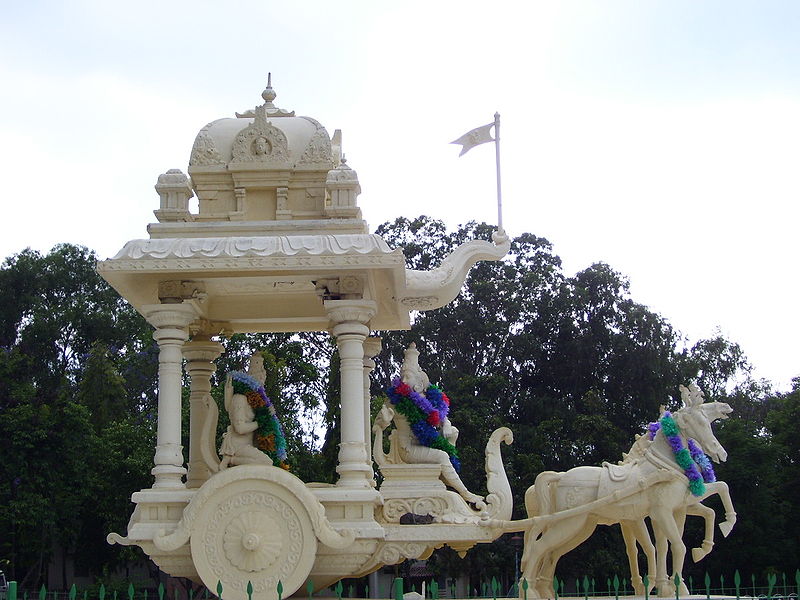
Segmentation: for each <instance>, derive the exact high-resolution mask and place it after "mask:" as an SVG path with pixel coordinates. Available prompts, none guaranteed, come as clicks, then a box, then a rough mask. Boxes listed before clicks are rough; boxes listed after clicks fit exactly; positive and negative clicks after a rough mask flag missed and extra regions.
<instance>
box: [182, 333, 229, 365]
mask: <svg viewBox="0 0 800 600" xmlns="http://www.w3.org/2000/svg"><path fill="white" fill-rule="evenodd" d="M224 350H225V347H224V346H223V345H222V344H220V343H219V342H215V341H213V340H210V339H203V338H202V337H200V336H195V337H194V338H192V340H191V341H189V342H186V343H185V344H184V345H183V356H184V357H185V358H186V360H187V361H189V362H190V363H191V362H208V363H210V362H212V361H215V360H216V359H217V358H219V356H220V355H221V354H222V352H223V351H224ZM214 370H216V368H215V369H214Z"/></svg>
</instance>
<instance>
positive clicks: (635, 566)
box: [620, 383, 736, 596]
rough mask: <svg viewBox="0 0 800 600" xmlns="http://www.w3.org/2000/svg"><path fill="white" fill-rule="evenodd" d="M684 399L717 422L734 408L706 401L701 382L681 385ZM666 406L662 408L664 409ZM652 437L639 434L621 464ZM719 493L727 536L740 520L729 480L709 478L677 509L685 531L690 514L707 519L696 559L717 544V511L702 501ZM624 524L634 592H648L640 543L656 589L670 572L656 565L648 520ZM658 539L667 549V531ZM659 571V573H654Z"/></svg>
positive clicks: (642, 449) (662, 550)
mask: <svg viewBox="0 0 800 600" xmlns="http://www.w3.org/2000/svg"><path fill="white" fill-rule="evenodd" d="M680 392H681V400H682V402H683V404H684V405H689V404H691V405H696V406H700V408H701V410H702V411H703V412H704V413H705V414H706V417H707V418H708V420H709V422H711V423H713V422H714V421H716V420H722V419H727V418H728V415H729V414H730V412H731V411H732V409H731V407H730V406H729V405H728V404H725V403H723V402H708V403H706V402H704V397H703V392H702V391H701V390H700V388H699V387H698V386H697V384H694V383H692V384H690V385H689V387H684V386H680ZM664 410H665V409H664V408H663V407H662V409H661V412H662V413H663V412H664ZM651 428H652V429H651V432H652V433H655V430H656V429H657V427H655V424H651ZM652 439H654V436H653V438H650V437H649V436H647V435H641V436H637V438H636V441H635V442H634V444H633V446H632V447H631V449H630V451H629V452H628V453H625V454H623V460H622V461H621V462H620V464H625V463H631V462H636V461H637V460H640V459H642V458H644V457H645V452H646V449H647V447H648V446H649V445H650V444H651V443H652ZM713 495H718V496H719V497H720V500H721V501H722V505H723V508H724V509H725V520H724V521H723V522H721V523H720V524H719V528H720V531H721V532H722V535H723V536H724V537H728V535H729V534H730V532H731V530H732V529H733V526H734V524H735V523H736V511H735V510H734V508H733V502H732V500H731V496H730V491H729V489H728V484H727V483H725V482H724V481H718V480H716V479H715V478H714V481H707V482H706V483H705V493H703V494H702V495H701V496H694V495H693V496H692V497H690V498H689V500H690V501H692V500H693V502H690V503H688V504H686V506H684V510H683V511H680V510H678V511H677V512H676V513H675V519H676V522H677V524H678V527H679V529H680V531H681V535H683V527H684V524H685V520H686V517H687V516H697V517H703V519H704V522H705V529H704V536H703V541H702V543H701V545H700V546H698V547H696V548H692V560H694V562H699V561H700V560H702V559H703V558H705V557H706V556H707V555H708V554H709V553H710V552H711V549H712V548H713V547H714V521H715V518H716V513H715V512H714V510H713V509H712V508H709V507H707V506H705V505H704V504H703V503H702V502H703V500H705V499H706V498H708V497H710V496H713ZM620 528H621V530H622V537H623V539H624V541H625V550H626V553H627V556H628V563H629V566H630V572H631V585H632V586H633V590H634V593H635V594H636V595H639V596H644V595H645V589H644V587H645V586H644V583H643V580H642V576H641V573H640V572H639V561H638V549H637V544H638V546H640V547H641V548H642V550H643V551H644V553H645V557H646V559H647V572H648V573H649V574H650V583H649V586H648V590H647V592H648V593H649V592H652V591H653V589H654V588H655V586H656V582H657V581H664V579H665V578H666V573H663V574H659V573H658V572H657V566H656V547H655V546H654V545H653V542H652V541H651V539H650V534H649V533H648V531H647V527H646V525H645V523H644V519H642V520H640V521H620ZM656 540H657V542H658V541H659V540H660V544H661V545H660V548H659V552H660V553H662V554H663V553H666V548H667V547H666V539H665V538H664V536H663V535H661V536H660V535H659V532H656ZM653 574H655V577H653Z"/></svg>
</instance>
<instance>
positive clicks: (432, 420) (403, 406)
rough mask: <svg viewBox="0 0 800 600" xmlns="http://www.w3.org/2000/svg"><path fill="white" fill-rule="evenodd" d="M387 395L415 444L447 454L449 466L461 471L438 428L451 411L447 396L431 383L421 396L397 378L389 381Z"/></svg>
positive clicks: (449, 445)
mask: <svg viewBox="0 0 800 600" xmlns="http://www.w3.org/2000/svg"><path fill="white" fill-rule="evenodd" d="M386 393H387V395H388V396H389V400H390V401H391V402H392V404H394V406H395V408H397V412H399V413H400V414H401V415H403V416H404V417H405V418H406V420H407V421H408V423H409V425H410V426H411V431H413V432H414V435H415V436H416V438H417V441H418V442H419V443H420V444H422V445H423V446H427V447H429V448H436V449H437V450H442V451H444V452H446V453H447V455H448V456H449V457H450V464H452V465H453V468H454V469H455V470H456V471H460V470H461V461H460V460H459V458H458V450H456V447H455V446H453V444H451V443H450V442H448V441H447V438H445V437H444V436H443V435H442V433H441V431H439V429H438V426H439V424H440V423H441V422H442V421H444V419H445V418H447V415H448V413H449V412H450V399H449V398H448V397H447V395H446V394H445V393H444V392H442V390H440V389H439V388H438V387H436V386H435V385H433V384H431V385H430V386H428V389H427V390H425V394H424V395H423V394H420V393H419V392H417V391H415V390H414V388H412V387H411V386H410V385H408V384H407V383H404V382H403V381H401V380H400V378H399V377H395V378H394V379H393V380H392V385H391V387H389V388H388V389H387V390H386Z"/></svg>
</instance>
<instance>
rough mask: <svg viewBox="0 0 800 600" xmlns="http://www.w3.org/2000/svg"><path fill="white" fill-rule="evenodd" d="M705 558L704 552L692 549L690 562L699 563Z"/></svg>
mask: <svg viewBox="0 0 800 600" xmlns="http://www.w3.org/2000/svg"><path fill="white" fill-rule="evenodd" d="M705 557H706V552H705V550H703V549H702V548H692V560H693V561H694V562H700V561H701V560H703V559H704V558H705Z"/></svg>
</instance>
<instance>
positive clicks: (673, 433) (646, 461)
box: [492, 388, 735, 598]
mask: <svg viewBox="0 0 800 600" xmlns="http://www.w3.org/2000/svg"><path fill="white" fill-rule="evenodd" d="M685 389H687V392H688V390H689V389H688V388H685ZM682 400H683V406H682V407H681V408H680V409H679V410H677V411H675V413H674V414H670V413H669V412H667V411H664V412H663V414H662V416H661V418H660V419H659V427H658V428H656V429H655V430H654V432H653V439H652V441H650V440H647V442H648V443H645V441H642V440H637V442H636V443H635V444H634V447H633V448H632V451H631V453H629V454H628V456H627V457H626V459H625V460H623V461H622V463H621V464H618V465H611V464H608V463H605V464H604V465H603V466H601V467H589V466H584V467H576V468H574V469H570V470H569V471H566V472H564V473H556V472H554V471H545V472H543V473H540V474H539V475H538V476H537V477H536V481H535V483H534V485H533V486H531V487H530V488H528V490H527V492H526V493H525V508H526V510H527V512H528V517H529V518H527V519H523V520H520V521H511V522H505V523H499V522H498V523H494V524H492V525H494V526H500V527H502V528H503V529H504V530H505V531H524V532H525V534H524V537H525V548H524V551H523V556H522V561H521V562H522V564H521V567H522V569H521V570H522V577H523V578H524V579H525V580H527V581H528V583H529V584H531V586H532V587H531V589H530V590H528V594H529V597H530V598H554V597H555V594H554V590H553V587H552V586H553V574H554V572H555V568H556V565H557V563H558V560H559V559H560V558H561V556H563V555H564V554H566V553H567V552H569V551H570V550H572V549H573V548H575V547H577V546H578V545H579V544H580V543H582V542H583V541H585V540H586V539H587V538H588V537H589V536H590V535H591V534H592V532H593V531H594V530H595V528H596V527H597V525H613V524H615V523H620V524H621V525H622V527H623V533H624V534H625V535H626V536H627V537H626V541H630V540H631V539H635V540H638V541H640V543H641V544H642V545H643V547H644V548H645V550H646V551H648V546H649V548H650V549H652V543H651V542H650V537H649V534H648V533H647V528H646V526H645V523H644V519H645V518H646V517H649V518H650V520H651V522H652V524H653V530H654V532H655V534H656V548H655V555H653V553H652V550H649V552H650V553H649V554H648V564H649V568H650V569H651V572H652V570H653V562H655V563H656V564H655V573H656V582H655V583H656V586H657V587H658V591H659V594H660V595H661V596H673V595H674V586H672V584H671V582H672V581H674V577H675V575H679V576H681V574H682V571H683V563H684V558H685V555H686V546H685V544H684V543H683V540H682V535H683V524H684V520H685V517H686V515H687V514H700V515H701V516H704V517H705V518H706V519H708V518H709V517H711V523H712V526H713V514H709V512H708V511H711V509H706V507H702V508H698V507H701V506H702V505H701V504H700V502H701V501H702V499H704V498H706V497H708V495H710V494H712V493H719V494H720V495H721V496H722V497H723V500H725V498H726V497H727V503H726V515H727V519H728V521H727V522H726V524H727V525H729V526H730V527H732V525H733V523H732V520H733V519H735V513H733V507H732V505H729V500H730V497H729V496H728V495H727V486H724V484H722V485H716V484H714V483H711V482H709V483H708V487H707V486H706V483H705V482H704V481H703V479H704V477H703V472H701V469H699V468H698V467H697V464H695V460H698V459H699V461H700V463H702V464H704V465H705V464H707V465H710V462H709V459H710V460H713V461H714V462H723V461H725V460H726V459H727V452H726V451H725V449H724V448H723V447H722V445H721V444H720V443H719V441H717V439H716V437H715V436H714V432H713V431H712V429H711V423H712V422H713V421H714V420H716V419H719V418H724V417H723V416H722V415H727V414H728V413H730V412H731V408H730V406H728V405H727V404H724V403H719V402H715V403H707V404H704V403H703V397H702V393H699V394H698V393H685V394H684V393H683V390H682ZM687 446H688V448H687ZM693 454H694V455H695V457H693V456H692V455H693ZM700 455H702V457H700ZM706 470H707V469H702V471H706ZM718 483H721V482H718ZM715 485H716V487H713V486H715ZM726 529H727V530H728V531H730V529H729V527H726V528H723V533H724V532H725V530H726ZM667 544H669V549H670V550H671V554H672V572H671V574H670V577H667ZM634 549H635V545H634ZM630 556H634V555H633V553H629V557H630ZM634 563H635V560H631V568H632V571H635V573H636V576H638V567H635V568H634ZM682 580H683V579H682V576H681V577H680V581H681V582H682ZM642 591H643V587H642ZM679 591H680V593H681V594H688V590H686V589H685V585H684V584H683V583H681V589H680V590H679Z"/></svg>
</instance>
